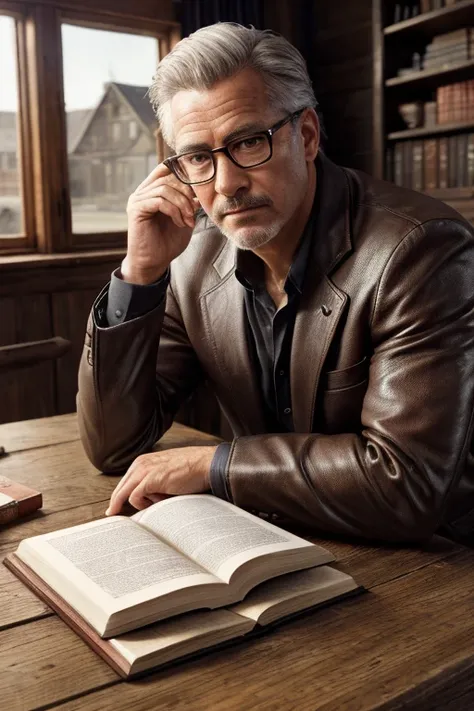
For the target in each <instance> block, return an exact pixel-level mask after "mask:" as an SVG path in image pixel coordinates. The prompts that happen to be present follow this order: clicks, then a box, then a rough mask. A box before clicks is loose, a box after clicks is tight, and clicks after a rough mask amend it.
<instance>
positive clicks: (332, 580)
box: [228, 565, 358, 625]
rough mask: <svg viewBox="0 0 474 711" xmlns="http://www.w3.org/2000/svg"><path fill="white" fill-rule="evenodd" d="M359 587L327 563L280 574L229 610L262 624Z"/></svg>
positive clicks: (259, 586) (350, 578)
mask: <svg viewBox="0 0 474 711" xmlns="http://www.w3.org/2000/svg"><path fill="white" fill-rule="evenodd" d="M357 588H358V585H357V583H356V582H355V580H354V578H352V577H351V576H350V575H347V573H343V572H342V571H340V570H337V569H336V568H332V567H331V566H330V565H320V566H318V567H317V568H310V569H309V570H300V571H297V572H294V573H288V574H287V575H280V576H279V577H278V578H275V579H274V580H268V581H267V582H265V583H262V584H261V585H258V586H257V587H256V588H254V589H253V590H251V591H250V592H249V593H248V594H247V595H246V597H245V600H244V601H243V602H239V603H237V604H236V605H232V606H231V607H230V608H228V609H229V610H231V611H232V612H235V613H237V614H238V615H242V616H243V617H248V618H250V619H251V620H254V621H255V622H258V623H259V624H261V625H266V624H269V623H270V622H273V621H274V620H277V619H279V618H281V617H285V616H287V615H291V614H294V613H295V612H298V611H300V610H304V609H306V608H308V607H312V606H314V605H318V604H320V603H323V602H325V601H327V600H331V598H334V597H338V596H339V595H343V594H344V593H347V592H350V591H351V590H356V589H357Z"/></svg>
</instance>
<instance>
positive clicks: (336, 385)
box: [313, 358, 369, 434]
mask: <svg viewBox="0 0 474 711" xmlns="http://www.w3.org/2000/svg"><path fill="white" fill-rule="evenodd" d="M368 375H369V359H368V358H364V359H363V360H361V361H360V362H359V363H356V364H355V365H352V366H350V367H349V368H344V369H342V370H330V371H327V372H326V373H325V374H324V375H323V377H322V381H321V387H320V390H319V397H318V402H317V407H316V412H315V418H314V420H315V421H314V427H313V429H314V431H315V432H321V433H322V434H341V433H350V432H354V433H359V432H360V431H361V429H362V425H361V414H362V405H363V402H364V397H365V393H366V392H367V385H368Z"/></svg>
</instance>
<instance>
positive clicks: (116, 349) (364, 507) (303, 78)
mask: <svg viewBox="0 0 474 711" xmlns="http://www.w3.org/2000/svg"><path fill="white" fill-rule="evenodd" d="M151 96H152V98H153V101H154V103H155V105H156V107H157V110H158V116H159V119H160V123H161V127H162V130H163V133H164V136H165V139H166V140H167V142H168V143H169V145H170V146H172V148H173V150H174V152H175V156H174V157H172V158H171V159H168V160H167V161H165V162H164V163H163V164H161V165H159V166H158V167H157V168H156V169H155V170H154V171H153V172H152V173H151V175H150V176H149V177H148V178H147V179H146V180H145V181H144V182H143V183H142V184H141V185H140V186H139V187H138V188H137V190H136V191H135V193H134V194H133V195H132V196H131V198H130V200H129V204H128V219H129V233H128V249H127V255H126V257H125V259H124V261H123V263H122V265H121V269H120V270H119V271H117V272H116V273H115V274H114V275H113V276H112V281H111V284H110V287H106V288H105V289H104V291H103V292H102V294H101V295H100V296H99V298H98V301H97V303H96V304H95V306H94V309H93V313H92V317H91V319H90V322H89V326H88V335H87V340H86V346H85V350H84V356H83V359H82V363H81V367H80V379H79V395H78V409H79V420H80V427H81V433H82V438H83V441H84V445H85V448H86V451H87V453H88V455H89V457H90V459H91V461H92V462H93V463H94V464H95V465H96V466H97V467H98V468H100V469H102V470H104V471H106V472H123V471H125V470H127V468H128V471H127V473H126V475H125V476H124V478H123V479H122V480H121V482H120V483H119V485H118V486H117V489H116V490H115V492H114V494H113V495H112V498H111V502H110V505H109V509H108V513H109V514H114V513H117V512H118V511H119V510H120V508H121V506H122V504H124V503H125V501H126V500H127V499H129V500H130V502H131V503H132V504H133V505H134V506H135V507H137V508H143V507H145V506H147V505H149V504H150V502H153V501H156V500H159V499H160V498H162V497H164V496H166V495H170V494H171V495H172V494H185V493H197V492H204V491H208V490H209V489H211V490H212V492H213V493H214V494H215V495H216V496H220V497H223V498H226V499H229V500H231V501H233V502H234V503H235V504H237V505H238V506H241V507H244V508H249V509H252V510H256V511H258V512H262V513H265V514H268V515H270V516H271V517H272V518H276V519H277V518H278V517H283V518H289V519H292V520H294V521H297V522H299V523H301V524H304V525H306V526H308V527H309V528H311V529H313V530H319V531H328V532H335V533H339V534H346V535H358V536H365V537H368V538H373V539H379V540H380V539H382V540H416V539H423V538H426V537H429V536H430V535H431V534H432V533H433V532H434V531H436V530H437V529H439V528H440V527H441V526H444V527H445V529H446V527H450V530H451V533H452V534H453V535H457V536H461V535H462V534H463V533H464V534H466V532H467V533H469V530H472V528H473V527H474V526H473V523H472V521H473V519H474V516H473V515H472V514H471V512H473V511H474V458H473V447H472V444H473V409H474V288H473V286H474V278H473V275H474V233H473V229H472V227H471V226H470V225H469V224H468V223H467V222H465V221H464V220H463V219H462V218H461V217H460V215H458V214H457V213H456V212H455V211H453V210H451V209H450V208H449V207H447V206H446V205H443V204H442V203H439V202H437V201H434V200H432V199H430V198H428V197H426V196H422V195H419V194H416V193H414V192H411V191H407V190H404V189H401V188H396V187H395V186H393V185H390V184H388V183H385V182H382V181H378V180H374V179H372V178H370V177H369V176H367V175H364V174H361V173H358V172H357V171H354V170H346V169H342V168H340V167H338V166H336V165H334V164H333V163H332V162H331V161H329V160H328V159H327V158H326V157H325V155H324V154H323V153H322V151H321V150H320V125H319V121H318V116H317V113H316V111H315V106H316V101H315V98H314V95H313V91H312V88H311V84H310V81H309V79H308V75H307V71H306V67H305V64H304V61H303V59H302V57H301V55H299V53H298V52H297V51H296V50H295V49H294V48H293V47H292V46H291V45H290V44H289V43H288V42H286V41H285V40H284V39H283V38H281V37H278V36H275V35H273V34H271V33H268V32H260V31H257V30H255V29H246V28H244V27H241V26H239V25H232V24H226V23H222V24H217V25H213V26H211V27H208V28H204V29H202V30H200V31H198V32H196V33H195V34H194V35H192V36H191V37H190V38H188V39H185V40H183V41H182V42H180V43H179V44H178V45H177V46H176V48H175V49H174V50H173V51H172V52H171V54H170V55H168V56H167V57H166V58H165V59H164V60H163V61H162V62H161V63H160V66H159V68H158V71H157V76H156V78H155V83H154V85H153V87H152V90H151ZM198 206H201V208H202V211H203V213H204V216H203V217H199V218H198V219H197V220H195V217H194V213H195V211H196V208H197V207H198ZM165 291H167V293H166V297H165ZM204 378H207V380H208V381H209V383H210V384H211V386H212V387H213V389H214V391H215V393H216V395H217V398H218V400H219V402H220V405H221V407H222V409H223V411H224V412H225V414H226V416H227V418H228V420H229V422H230V424H231V427H232V429H233V433H234V440H233V441H232V442H231V443H225V444H222V445H220V446H219V447H217V448H216V447H185V448H182V449H178V450H176V449H175V450H171V451H166V452H158V453H152V452H151V451H150V450H151V448H152V446H153V444H154V442H155V441H156V440H157V439H159V438H160V437H161V436H162V434H163V433H164V432H165V431H166V429H167V428H168V427H169V426H170V424H171V422H172V420H173V416H174V415H175V413H176V411H177V409H178V407H179V405H180V404H181V403H182V402H183V401H184V399H185V398H187V397H188V395H189V394H190V393H191V392H192V390H193V389H194V388H195V386H196V385H197V383H198V382H199V381H200V380H202V379H204Z"/></svg>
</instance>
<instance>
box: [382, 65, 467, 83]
mask: <svg viewBox="0 0 474 711" xmlns="http://www.w3.org/2000/svg"><path fill="white" fill-rule="evenodd" d="M472 76H474V60H473V59H470V60H469V61H468V62H461V63H460V64H452V65H451V66H450V67H447V68H445V69H433V70H432V71H428V72H427V71H420V72H413V74H410V75H409V76H406V77H392V78H391V79H387V80H386V82H385V86H386V87H387V88H388V89H391V88H395V87H404V88H409V89H410V90H411V89H417V90H418V89H436V87H437V86H440V84H449V83H450V82H457V81H463V80H464V79H470V78H471V77H472Z"/></svg>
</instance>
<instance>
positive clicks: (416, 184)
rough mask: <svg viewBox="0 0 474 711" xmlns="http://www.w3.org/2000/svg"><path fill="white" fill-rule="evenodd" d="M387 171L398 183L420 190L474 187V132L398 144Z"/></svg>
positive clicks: (389, 152) (389, 159)
mask: <svg viewBox="0 0 474 711" xmlns="http://www.w3.org/2000/svg"><path fill="white" fill-rule="evenodd" d="M386 171H387V178H388V179H389V180H392V181H393V182H394V183H395V184H396V185H401V186H403V187H405V188H411V189H412V190H418V191H420V192H423V191H424V190H435V189H437V188H442V189H445V188H465V187H474V133H461V134H458V135H455V136H444V137H442V138H432V139H427V140H424V141H422V140H417V141H400V142H398V143H395V144H394V145H393V147H391V148H390V149H389V150H388V151H387V167H386Z"/></svg>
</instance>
